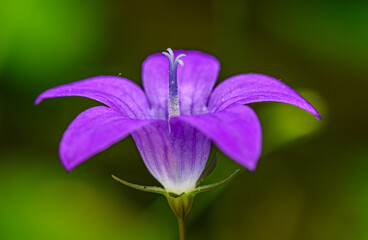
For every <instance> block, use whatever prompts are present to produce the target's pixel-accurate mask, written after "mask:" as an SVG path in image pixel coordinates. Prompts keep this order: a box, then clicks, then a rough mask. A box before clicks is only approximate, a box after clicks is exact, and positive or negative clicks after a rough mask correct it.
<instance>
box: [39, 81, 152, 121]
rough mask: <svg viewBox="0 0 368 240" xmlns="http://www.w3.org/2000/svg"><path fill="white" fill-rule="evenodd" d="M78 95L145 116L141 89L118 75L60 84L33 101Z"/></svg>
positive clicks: (124, 112) (138, 116) (145, 109)
mask: <svg viewBox="0 0 368 240" xmlns="http://www.w3.org/2000/svg"><path fill="white" fill-rule="evenodd" d="M67 96H80V97H87V98H91V99H94V100H97V101H99V102H101V103H104V104H106V105H107V106H109V107H111V108H112V109H115V110H116V111H119V112H121V113H123V114H124V115H127V116H129V117H132V118H147V113H148V112H149V105H148V101H147V98H146V96H145V94H144V92H143V91H142V89H141V88H140V87H139V86H138V85H137V84H135V83H134V82H132V81H130V80H128V79H125V78H122V77H118V76H97V77H92V78H88V79H85V80H81V81H78V82H73V83H69V84H65V85H61V86H58V87H55V88H52V89H49V90H47V91H45V92H43V93H42V94H41V95H39V96H38V98H37V99H36V101H35V103H36V104H38V103H39V102H41V101H42V100H43V99H45V98H54V97H67Z"/></svg>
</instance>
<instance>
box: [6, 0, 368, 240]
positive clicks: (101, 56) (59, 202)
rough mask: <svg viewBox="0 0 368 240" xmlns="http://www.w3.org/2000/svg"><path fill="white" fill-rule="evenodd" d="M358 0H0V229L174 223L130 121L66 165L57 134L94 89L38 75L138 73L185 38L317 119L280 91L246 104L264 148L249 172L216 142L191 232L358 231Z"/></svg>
mask: <svg viewBox="0 0 368 240" xmlns="http://www.w3.org/2000/svg"><path fill="white" fill-rule="evenodd" d="M367 26H368V2H367V1H356V0H353V1H343V0H334V1H332V0H325V1H321V0H318V1H317V0H309V1H291V0H280V1H271V0H246V1H225V0H223V1H222V0H201V1H198V0H186V1H176V0H156V1H118V0H105V1H97V0H88V1H87V0H78V1H77V0H63V1H61V0H59V1H47V0H15V1H10V0H4V1H0V144H1V145H0V191H1V196H0V239H4V240H7V239H23V240H25V239H71V240H72V239H90V240H94V239H111V240H114V239H138V240H139V239H160V240H166V239H168V240H171V239H177V226H176V219H175V217H174V215H173V214H172V213H171V212H170V209H169V207H168V205H167V203H166V202H165V201H166V200H165V199H164V198H162V197H160V196H155V195H152V194H148V193H142V192H138V191H135V190H131V189H128V188H127V187H125V186H122V185H120V184H118V183H117V182H115V181H114V180H113V179H112V178H111V177H110V174H112V173H113V174H116V175H117V176H120V177H122V178H123V179H126V180H129V181H132V182H136V183H141V184H147V185H151V184H157V183H156V181H155V180H154V179H153V178H152V177H151V176H150V174H149V173H148V171H147V170H146V168H145V166H144V164H143V162H142V160H141V158H140V156H139V153H138V151H137V149H136V147H135V144H134V141H133V140H132V139H131V137H129V138H127V139H125V140H123V141H122V142H120V143H118V144H116V145H114V146H113V147H112V148H110V149H108V150H107V151H105V152H103V153H101V154H98V155H97V156H95V157H93V158H91V159H90V160H88V161H87V162H86V163H84V164H82V165H81V166H79V167H77V168H76V169H75V170H73V171H72V172H70V173H67V172H66V171H65V170H64V169H63V167H62V165H61V163H60V161H59V158H58V144H59V141H60V139H61V136H62V133H63V131H64V130H65V129H66V127H67V126H68V124H69V123H70V122H71V121H72V120H73V119H74V117H76V116H77V115H78V113H80V112H81V111H83V110H85V109H86V108H88V107H91V106H94V105H97V104H98V103H96V102H94V101H92V100H88V99H83V98H59V99H51V100H46V101H44V102H42V104H40V105H39V106H37V107H36V106H34V105H33V101H34V99H35V98H36V96H37V95H38V94H40V93H41V92H42V91H44V90H46V89H48V88H51V87H54V86H56V85H60V84H63V83H69V82H73V81H76V80H80V79H84V78H88V77H91V76H95V75H118V74H119V73H122V75H123V76H124V77H127V78H129V79H132V80H133V81H135V82H137V83H138V84H141V79H140V74H141V72H140V68H141V63H142V61H143V60H144V59H145V57H147V56H148V55H149V54H152V53H155V52H161V51H163V50H165V49H166V48H167V47H171V48H173V49H198V50H202V51H205V52H208V53H210V54H212V55H215V56H216V57H217V58H218V59H219V60H220V62H221V64H222V69H221V74H220V77H219V81H221V80H223V79H226V78H227V77H229V76H232V75H235V74H239V73H244V72H261V73H265V74H268V75H271V76H275V77H277V78H280V79H282V80H283V81H284V82H285V83H287V84H288V85H290V86H291V87H293V88H294V89H296V90H297V91H299V92H300V93H301V94H302V95H303V96H304V97H306V98H307V99H308V100H309V101H310V102H311V103H312V104H313V105H314V106H315V107H316V108H317V110H318V111H319V112H320V113H321V115H322V121H318V120H316V118H315V117H314V116H312V115H311V114H308V113H306V112H304V111H302V110H300V109H298V108H296V107H293V106H289V105H286V104H280V103H259V104H252V107H254V108H255V109H256V111H257V113H258V115H259V118H260V119H261V123H262V126H263V134H264V136H263V137H264V142H263V155H262V157H261V159H260V161H259V164H258V167H257V169H256V171H254V172H249V171H247V170H245V169H244V168H242V167H240V166H239V165H237V164H236V163H234V162H232V161H231V160H230V159H229V158H227V157H226V156H225V155H223V154H220V155H219V166H218V168H217V169H216V171H215V174H213V175H212V176H211V177H210V179H209V180H208V181H209V182H213V181H216V180H221V179H222V178H225V177H226V176H228V174H230V173H231V172H232V171H234V170H235V169H237V168H241V169H242V172H241V173H240V174H239V176H238V177H237V178H236V179H235V180H233V181H232V182H231V183H230V184H228V185H227V186H226V187H223V188H221V189H219V190H215V191H213V192H210V193H205V194H202V195H200V196H199V197H198V198H197V201H196V203H195V206H194V209H193V212H192V213H191V215H190V219H189V221H190V225H189V226H190V232H189V234H190V239H191V240H195V239H198V240H199V239H203V240H207V239H208V240H210V239H211V240H212V239H229V240H230V239H247V240H261V239H262V240H263V239H273V240H278V239H280V240H288V239H290V240H291V239H298V240H303V239H314V240H329V239H331V240H332V239H333V240H336V239H344V240H345V239H354V240H355V239H359V240H360V239H368V227H367V226H368V176H367V172H368V148H367V146H368V139H367V122H368V120H367V119H368V114H367V110H368V108H367V103H368V94H367V92H368V84H367V81H368V80H367V79H368V67H367V66H368V27H367Z"/></svg>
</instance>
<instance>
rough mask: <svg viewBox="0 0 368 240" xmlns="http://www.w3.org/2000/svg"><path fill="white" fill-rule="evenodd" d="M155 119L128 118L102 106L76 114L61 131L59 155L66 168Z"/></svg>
mask: <svg viewBox="0 0 368 240" xmlns="http://www.w3.org/2000/svg"><path fill="white" fill-rule="evenodd" d="M152 121H155V120H140V119H131V118H128V117H126V116H124V115H122V114H121V113H119V112H117V111H115V110H113V109H111V108H108V107H104V106H98V107H93V108H90V109H87V110H86V111H84V112H82V113H81V114H79V115H78V116H77V117H76V118H75V119H74V120H73V122H72V123H71V124H70V125H69V127H68V128H67V130H66V131H65V133H64V135H63V138H62V140H61V142H60V147H59V154H60V159H61V162H62V163H63V165H64V167H65V169H66V170H67V171H70V170H72V169H73V168H74V167H76V166H77V165H79V164H81V163H82V162H84V161H85V160H87V159H88V158H90V157H92V156H93V155H95V154H96V153H99V152H101V151H103V150H105V149H107V148H108V147H110V146H111V145H113V144H114V143H116V142H118V141H120V140H122V139H123V138H125V137H126V136H128V135H129V134H130V133H131V132H132V131H134V130H136V129H138V128H140V127H142V126H144V125H146V124H148V123H150V122H152Z"/></svg>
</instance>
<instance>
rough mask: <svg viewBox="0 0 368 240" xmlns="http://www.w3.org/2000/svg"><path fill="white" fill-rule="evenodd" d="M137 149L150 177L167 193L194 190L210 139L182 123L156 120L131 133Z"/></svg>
mask: <svg viewBox="0 0 368 240" xmlns="http://www.w3.org/2000/svg"><path fill="white" fill-rule="evenodd" d="M132 136H133V138H134V140H135V142H136V144H137V147H138V150H139V152H140V153H141V156H142V158H143V160H144V163H145V164H146V166H147V168H148V170H149V171H150V172H151V174H152V175H153V176H154V177H155V178H156V179H157V180H158V181H159V182H160V183H161V184H162V185H163V186H164V187H165V189H166V190H167V191H169V192H175V193H178V194H180V193H182V192H189V191H191V190H193V189H194V187H195V185H196V183H197V181H198V179H199V177H200V175H201V173H202V172H203V170H204V167H205V165H206V161H207V158H208V155H209V151H210V146H211V144H210V140H209V139H208V138H207V137H206V136H205V135H203V134H202V133H201V132H199V131H198V130H196V129H195V128H193V127H191V126H190V125H188V124H186V123H182V122H177V123H175V124H172V125H171V132H169V129H168V125H167V122H166V121H157V122H155V123H153V124H149V125H146V126H144V127H143V128H140V129H139V130H137V131H135V132H134V133H132Z"/></svg>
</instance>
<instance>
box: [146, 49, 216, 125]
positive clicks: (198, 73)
mask: <svg viewBox="0 0 368 240" xmlns="http://www.w3.org/2000/svg"><path fill="white" fill-rule="evenodd" d="M174 54H175V56H178V55H179V54H185V55H186V56H185V57H183V58H181V60H182V61H183V62H184V66H183V67H181V66H178V84H179V101H180V108H181V113H182V114H187V115H195V114H198V113H201V112H203V108H204V107H205V106H206V104H207V100H208V96H209V95H210V93H211V91H212V88H213V86H214V84H215V82H216V79H217V76H218V73H219V71H220V63H219V61H218V60H217V59H216V58H215V57H213V56H211V55H208V54H205V53H202V52H199V51H184V50H175V51H174ZM168 71H169V61H168V59H167V57H166V56H164V55H163V54H161V53H156V54H153V55H151V56H149V57H148V58H147V59H146V60H145V61H144V62H143V65H142V81H143V86H144V89H145V92H146V94H147V97H148V99H149V101H150V103H151V107H152V109H153V110H154V112H155V116H156V117H157V118H161V119H166V118H167V101H168V100H167V99H168V95H169V77H168Z"/></svg>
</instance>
